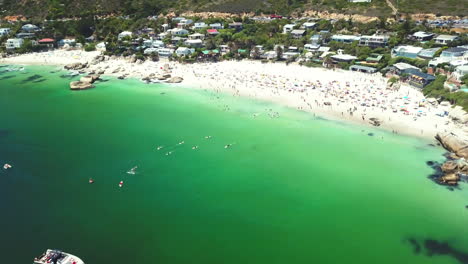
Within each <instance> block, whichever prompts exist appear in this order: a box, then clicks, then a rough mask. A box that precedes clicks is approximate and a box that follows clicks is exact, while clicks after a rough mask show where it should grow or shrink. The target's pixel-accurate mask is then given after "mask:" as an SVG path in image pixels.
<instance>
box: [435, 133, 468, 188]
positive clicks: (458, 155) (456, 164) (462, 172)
mask: <svg viewBox="0 0 468 264" xmlns="http://www.w3.org/2000/svg"><path fill="white" fill-rule="evenodd" d="M436 139H437V140H438V141H439V142H440V144H442V146H443V147H444V148H445V149H446V150H448V151H450V152H451V154H449V156H448V157H449V160H447V161H446V162H445V163H444V164H442V166H441V167H440V169H441V171H442V175H441V176H440V177H438V178H436V181H437V182H438V183H440V184H445V185H457V184H458V182H459V181H460V180H461V179H462V178H463V177H465V178H466V175H468V161H467V160H468V142H467V140H465V139H463V138H462V137H460V136H457V135H456V134H453V133H438V134H437V135H436Z"/></svg>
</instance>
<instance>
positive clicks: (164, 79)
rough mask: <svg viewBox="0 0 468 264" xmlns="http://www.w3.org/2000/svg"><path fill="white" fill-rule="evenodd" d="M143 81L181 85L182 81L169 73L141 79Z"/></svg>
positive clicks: (152, 74)
mask: <svg viewBox="0 0 468 264" xmlns="http://www.w3.org/2000/svg"><path fill="white" fill-rule="evenodd" d="M142 80H143V81H145V82H147V83H150V82H166V83H181V82H182V81H183V80H184V79H183V78H182V77H178V76H172V75H171V74H170V73H169V72H164V73H162V74H154V73H151V74H150V75H148V76H146V77H144V78H142Z"/></svg>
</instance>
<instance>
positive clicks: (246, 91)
mask: <svg viewBox="0 0 468 264" xmlns="http://www.w3.org/2000/svg"><path fill="white" fill-rule="evenodd" d="M98 54H99V52H82V51H61V50H57V51H53V52H47V53H35V54H26V55H21V56H16V57H10V58H6V59H2V60H0V63H3V64H34V65H65V64H70V63H74V62H90V61H92V59H93V58H94V57H95V56H96V55H98ZM166 64H169V67H170V68H171V70H172V75H173V76H181V77H183V78H184V82H183V87H193V88H198V89H209V90H212V91H216V92H220V93H228V94H232V95H233V96H244V97H249V98H255V99H259V100H267V101H272V102H276V103H280V104H283V105H286V106H289V107H293V108H296V109H299V110H302V111H308V112H312V113H314V114H317V115H320V116H324V117H327V118H333V119H337V120H344V121H348V122H353V123H359V124H366V125H370V118H377V119H379V120H380V121H381V122H382V125H381V127H382V128H384V129H387V130H389V131H393V132H395V133H400V134H408V135H412V136H417V137H423V138H428V139H431V140H432V139H434V136H435V135H436V134H437V133H438V132H453V133H456V134H457V135H460V136H462V137H464V138H468V128H467V127H466V125H462V124H458V123H455V122H453V121H452V120H451V119H450V118H449V117H447V116H444V117H440V116H438V115H436V114H440V113H444V111H448V112H450V111H452V110H453V109H452V108H451V107H450V106H441V105H431V104H429V103H428V102H427V101H426V100H425V98H424V96H423V94H422V93H421V92H420V91H419V90H418V89H415V88H412V87H409V86H406V85H402V86H401V88H400V89H399V90H388V89H387V88H386V87H387V79H386V78H384V77H382V76H380V75H379V74H376V75H370V74H364V73H357V72H350V71H342V70H336V71H333V70H327V69H322V68H308V67H303V66H299V65H289V66H286V65H285V64H283V63H268V64H262V63H261V62H258V61H224V62H219V63H203V64H179V63H176V62H168V61H159V62H149V61H147V62H144V63H141V64H137V63H130V62H128V61H127V60H125V59H111V60H106V61H103V62H100V63H98V64H96V65H91V66H90V67H89V69H88V71H89V70H105V74H106V75H114V76H120V75H123V74H126V75H128V77H135V78H143V77H146V76H148V75H150V74H152V73H161V72H162V71H163V70H162V69H163V67H164V65H166ZM404 110H406V111H404ZM279 115H281V113H279Z"/></svg>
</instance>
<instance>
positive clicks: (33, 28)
mask: <svg viewBox="0 0 468 264" xmlns="http://www.w3.org/2000/svg"><path fill="white" fill-rule="evenodd" d="M21 30H22V31H25V32H36V31H39V30H40V28H39V27H38V26H36V25H33V24H26V25H24V26H22V27H21Z"/></svg>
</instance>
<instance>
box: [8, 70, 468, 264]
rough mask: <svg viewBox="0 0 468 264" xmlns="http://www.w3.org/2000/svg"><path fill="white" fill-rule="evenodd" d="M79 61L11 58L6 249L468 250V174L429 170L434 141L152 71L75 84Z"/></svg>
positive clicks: (175, 255) (159, 259) (409, 259)
mask: <svg viewBox="0 0 468 264" xmlns="http://www.w3.org/2000/svg"><path fill="white" fill-rule="evenodd" d="M2 69H5V68H0V72H1V71H2ZM63 74H64V72H57V71H56V68H54V67H32V66H31V67H27V68H26V70H25V71H23V72H2V73H0V119H1V121H2V122H1V125H0V144H1V148H0V163H2V164H3V163H5V162H8V163H11V164H12V165H13V166H14V168H13V169H11V170H9V171H1V172H0V179H1V183H0V210H1V212H2V213H1V217H0V228H1V231H0V234H1V240H0V255H2V262H3V263H31V262H32V259H33V258H34V256H36V255H38V254H39V253H41V252H42V251H43V250H44V249H46V248H59V249H62V250H64V251H66V252H70V253H73V254H76V255H77V256H80V257H81V258H82V259H83V260H84V261H85V262H86V263H87V264H95V263H98V264H100V263H112V264H120V263H122V264H124V263H125V264H128V263H170V264H179V263H181V264H182V263H203V264H207V263H233V264H234V263H235V264H238V263H257V264H260V263H269V264H270V263H282V264H283V263H361V264H365V263H389V264H390V263H391V264H394V263H413V264H417V263H441V264H442V263H463V262H464V261H466V259H464V257H466V255H465V254H468V228H467V223H468V210H467V209H465V208H464V207H465V205H468V194H467V192H466V185H462V186H461V190H456V191H452V192H451V191H449V190H447V189H446V188H444V187H442V186H438V185H436V184H434V183H433V182H431V181H430V180H429V179H427V177H428V175H430V174H431V173H432V172H433V170H432V169H431V168H430V167H429V166H428V165H426V162H427V161H442V160H443V159H444V158H443V156H442V154H443V153H444V151H443V150H442V149H440V148H436V147H431V146H429V145H428V143H429V142H426V141H423V140H420V139H415V138H410V137H404V136H399V135H392V134H391V133H387V132H384V131H381V130H377V129H371V128H367V127H358V126H352V125H347V124H342V123H339V122H333V121H327V120H324V119H320V118H315V117H313V116H312V115H310V114H307V113H302V112H298V111H295V110H292V109H287V108H284V107H280V106H277V105H274V104H269V103H265V102H254V101H251V100H248V99H240V98H233V97H231V96H220V97H219V98H217V96H216V95H213V94H212V93H211V92H206V91H202V90H192V89H187V88H184V87H170V86H163V85H145V84H143V83H141V82H140V81H137V80H125V81H120V80H114V79H109V80H108V81H106V82H101V83H99V84H97V88H96V89H93V90H88V91H80V92H71V91H69V90H68V82H69V81H70V80H69V79H67V78H62V77H60V76H61V75H63ZM225 105H229V110H228V111H226V106H225ZM268 109H273V111H274V112H276V111H277V112H279V113H280V117H279V118H274V119H272V118H270V117H269V116H268V111H269V110H268ZM253 113H260V115H259V116H258V117H257V118H253V117H252V115H253ZM368 133H374V136H368ZM207 135H211V136H213V137H212V138H211V139H205V138H204V137H205V136H207ZM180 141H185V144H184V145H180V146H177V143H178V142H180ZM229 143H233V144H234V145H233V147H232V148H230V149H225V148H224V145H226V144H229ZM159 145H164V146H165V148H164V149H163V150H160V151H157V150H156V149H155V148H156V147H157V146H159ZM194 145H198V146H199V149H197V150H192V149H191V147H192V146H194ZM168 150H172V151H173V154H172V155H170V156H166V155H164V153H166V152H167V151H168ZM136 165H138V166H139V169H138V173H137V174H136V175H128V174H126V173H125V172H126V171H127V170H128V169H130V168H131V167H133V166H136ZM90 177H92V178H94V179H95V181H96V182H95V183H94V184H88V179H89V178H90ZM121 180H123V181H124V182H125V183H124V187H123V188H119V187H118V183H119V181H121ZM409 239H414V241H416V242H415V243H416V244H418V245H419V246H420V247H421V250H420V252H419V253H417V252H416V250H415V247H413V246H412V244H411V243H410V242H409ZM426 239H434V240H437V241H440V242H447V244H448V245H449V246H450V247H451V248H453V249H454V250H455V251H456V252H458V253H455V254H452V255H450V254H448V255H439V254H435V255H433V256H429V255H428V253H430V252H429V251H428V250H427V249H425V247H424V245H423V243H424V241H425V240H426ZM457 257H458V260H457Z"/></svg>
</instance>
